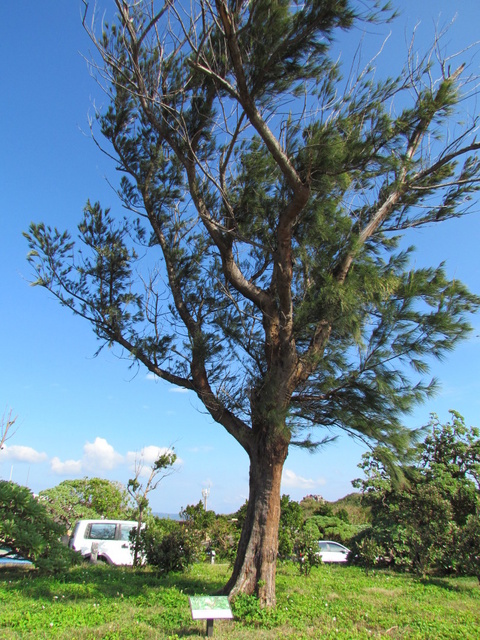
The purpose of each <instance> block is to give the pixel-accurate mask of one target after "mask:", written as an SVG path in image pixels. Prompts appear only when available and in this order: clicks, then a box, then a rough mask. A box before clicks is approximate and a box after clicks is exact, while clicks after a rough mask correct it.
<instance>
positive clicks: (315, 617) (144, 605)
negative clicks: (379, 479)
mask: <svg viewBox="0 0 480 640" xmlns="http://www.w3.org/2000/svg"><path fill="white" fill-rule="evenodd" d="M228 572H229V568H228V566H227V565H214V566H212V565H209V564H204V565H202V564H199V565H195V566H194V567H193V569H192V570H191V571H190V572H189V573H187V574H182V575H179V574H176V575H170V576H168V577H159V576H158V575H157V574H156V573H155V572H153V571H151V570H150V569H140V570H134V569H131V568H123V567H108V566H104V565H99V566H91V565H83V566H80V567H76V568H74V569H72V570H71V571H70V572H69V573H68V574H67V575H64V576H62V577H45V576H41V575H38V574H37V573H36V572H35V571H31V570H28V569H22V568H16V569H8V568H1V569H0V637H1V638H2V640H3V639H5V640H10V639H13V638H31V639H32V640H33V639H34V638H35V640H37V639H40V638H62V639H64V640H67V639H68V640H80V639H81V640H87V639H88V640H90V639H92V640H93V639H96V638H104V639H108V640H127V639H128V640H141V639H154V638H158V639H171V640H174V639H176V638H183V637H188V638H191V639H195V638H202V637H204V635H205V627H206V625H205V622H202V621H196V622H194V621H192V619H191V615H190V610H189V604H188V595H193V594H213V593H215V591H216V590H218V589H219V588H220V587H221V586H222V584H224V582H225V581H226V578H227V576H228ZM277 598H278V606H277V608H276V610H275V611H273V612H272V611H265V610H260V609H259V608H258V607H257V604H256V601H255V599H254V598H247V597H243V598H240V599H239V600H237V602H236V603H235V604H234V606H233V611H234V614H235V620H234V621H216V622H215V624H214V637H216V638H229V639H230V640H236V639H239V640H240V639H242V640H246V639H247V638H250V639H251V638H252V637H253V634H254V636H255V640H263V639H267V638H268V639H273V638H288V639H292V640H293V639H295V640H302V639H307V638H360V639H361V638H428V639H429V640H431V639H433V638H435V639H438V638H462V640H467V639H470V638H471V639H472V640H477V639H478V638H479V636H480V587H479V586H478V581H477V580H476V579H470V578H444V579H438V578H437V579H433V578H432V579H427V580H420V579H418V578H415V577H412V576H409V575H401V574H395V573H391V572H384V571H380V572H375V573H373V574H370V575H369V576H366V575H365V574H364V572H363V571H362V570H361V569H359V568H357V567H344V566H328V565H324V566H321V567H319V568H318V569H313V570H312V573H311V574H310V576H308V577H302V576H300V575H298V573H297V571H296V569H295V567H294V566H293V565H289V564H285V565H279V568H278V579H277Z"/></svg>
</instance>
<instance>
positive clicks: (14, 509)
mask: <svg viewBox="0 0 480 640" xmlns="http://www.w3.org/2000/svg"><path fill="white" fill-rule="evenodd" d="M65 533H66V531H65V529H64V527H63V526H61V525H59V524H57V523H56V522H54V521H53V520H52V519H51V518H50V517H49V515H48V513H47V510H46V509H45V506H44V505H43V504H41V503H39V502H38V501H37V500H36V499H35V498H34V496H33V495H32V494H31V493H30V491H29V490H28V489H27V488H26V487H21V486H19V485H18V484H15V483H13V482H6V481H3V480H2V481H0V542H1V544H2V545H5V546H7V547H9V548H10V549H11V550H12V552H14V553H18V554H20V555H21V556H23V557H24V558H26V559H28V560H30V561H31V562H33V564H34V565H35V566H36V567H38V568H39V569H43V570H45V571H49V572H58V571H65V570H66V569H68V568H69V567H70V566H72V564H74V563H75V562H78V561H80V555H79V554H77V553H76V552H74V551H72V550H71V549H68V548H67V547H66V546H65V545H63V544H62V543H61V542H60V538H61V536H62V535H65Z"/></svg>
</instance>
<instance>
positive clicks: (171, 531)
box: [139, 519, 200, 573]
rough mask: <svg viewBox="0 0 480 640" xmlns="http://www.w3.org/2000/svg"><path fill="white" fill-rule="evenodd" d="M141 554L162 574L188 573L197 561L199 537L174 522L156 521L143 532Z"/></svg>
mask: <svg viewBox="0 0 480 640" xmlns="http://www.w3.org/2000/svg"><path fill="white" fill-rule="evenodd" d="M139 550H140V553H142V555H143V556H144V557H145V558H146V561H147V564H149V565H151V566H152V567H155V568H156V569H158V570H159V571H160V572H161V573H170V572H171V571H177V572H182V571H186V570H187V569H188V568H189V567H190V566H191V565H192V564H193V562H195V560H197V558H198V556H199V553H200V546H199V542H198V538H197V536H195V534H194V533H192V532H191V531H189V530H188V529H187V528H186V527H184V526H182V525H181V524H179V523H178V522H175V521H172V520H160V521H159V520H158V519H157V520H156V521H155V523H154V524H152V525H150V526H149V527H148V528H147V529H145V530H143V531H142V532H141V536H140V546H139Z"/></svg>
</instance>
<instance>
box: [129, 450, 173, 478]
mask: <svg viewBox="0 0 480 640" xmlns="http://www.w3.org/2000/svg"><path fill="white" fill-rule="evenodd" d="M171 452H172V449H170V448H169V447H157V446H156V445H153V444H151V445H148V446H147V447H143V449H142V450H141V451H129V452H128V453H127V455H126V456H125V458H126V461H127V462H128V464H129V466H130V469H131V470H132V471H135V464H140V465H141V469H140V475H141V476H149V475H150V471H151V468H152V464H153V463H154V462H155V460H156V459H157V458H158V457H159V456H161V455H163V454H165V453H171ZM182 462H183V461H182V460H181V458H178V457H177V459H176V461H175V466H176V465H179V464H181V463H182Z"/></svg>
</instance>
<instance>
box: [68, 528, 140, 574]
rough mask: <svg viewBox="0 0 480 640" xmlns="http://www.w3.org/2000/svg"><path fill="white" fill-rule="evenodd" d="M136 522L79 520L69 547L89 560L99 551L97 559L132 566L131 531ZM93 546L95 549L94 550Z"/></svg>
mask: <svg viewBox="0 0 480 640" xmlns="http://www.w3.org/2000/svg"><path fill="white" fill-rule="evenodd" d="M136 526H137V523H136V522H135V521H134V520H79V521H78V522H77V524H76V525H75V528H74V530H73V533H72V535H71V537H70V541H69V543H68V546H69V547H70V548H72V549H75V551H79V552H80V553H81V554H82V556H83V557H84V558H86V559H89V558H90V557H91V555H92V551H93V552H95V551H97V554H98V555H97V559H98V560H101V561H103V562H107V563H108V564H119V565H126V564H129V565H132V564H133V549H132V545H131V543H130V539H129V536H130V531H131V530H132V529H134V528H135V527H136ZM92 545H93V549H92Z"/></svg>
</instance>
